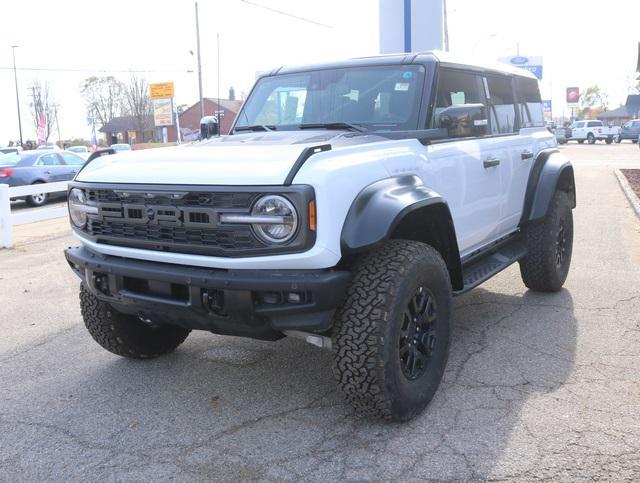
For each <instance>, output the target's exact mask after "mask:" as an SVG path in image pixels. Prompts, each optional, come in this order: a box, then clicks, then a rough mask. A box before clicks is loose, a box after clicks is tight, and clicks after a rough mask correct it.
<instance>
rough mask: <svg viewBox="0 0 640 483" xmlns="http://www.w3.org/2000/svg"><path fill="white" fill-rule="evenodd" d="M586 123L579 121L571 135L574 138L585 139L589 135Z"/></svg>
mask: <svg viewBox="0 0 640 483" xmlns="http://www.w3.org/2000/svg"><path fill="white" fill-rule="evenodd" d="M585 124H586V123H585V122H584V121H579V122H576V123H575V124H574V128H573V129H572V130H571V137H572V138H573V139H584V138H586V137H587V133H586V130H585Z"/></svg>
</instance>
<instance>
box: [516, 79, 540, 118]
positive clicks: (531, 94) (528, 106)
mask: <svg viewBox="0 0 640 483" xmlns="http://www.w3.org/2000/svg"><path fill="white" fill-rule="evenodd" d="M516 93H517V95H518V103H519V109H520V124H521V127H543V126H544V114H543V112H542V99H541V97H540V89H539V88H538V81H537V80H536V79H525V78H523V77H517V78H516Z"/></svg>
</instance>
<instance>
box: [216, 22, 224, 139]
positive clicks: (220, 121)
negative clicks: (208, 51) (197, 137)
mask: <svg viewBox="0 0 640 483" xmlns="http://www.w3.org/2000/svg"><path fill="white" fill-rule="evenodd" d="M216 40H217V44H218V55H217V58H218V112H222V116H220V114H218V136H220V134H221V132H222V118H223V117H224V110H223V109H221V107H220V33H217V34H216Z"/></svg>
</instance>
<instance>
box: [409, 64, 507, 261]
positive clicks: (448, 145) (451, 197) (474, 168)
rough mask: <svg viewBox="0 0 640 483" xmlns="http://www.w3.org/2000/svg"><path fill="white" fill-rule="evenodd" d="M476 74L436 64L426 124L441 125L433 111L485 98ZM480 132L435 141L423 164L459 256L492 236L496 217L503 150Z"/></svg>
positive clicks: (453, 134) (498, 204)
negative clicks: (430, 114)
mask: <svg viewBox="0 0 640 483" xmlns="http://www.w3.org/2000/svg"><path fill="white" fill-rule="evenodd" d="M485 103H486V99H485V94H484V84H483V79H482V77H481V76H480V75H478V74H476V73H472V72H467V71H464V70H457V69H456V70H454V69H440V71H439V74H438V87H437V91H436V100H435V106H434V112H433V119H432V120H431V123H430V126H431V127H433V128H438V127H440V125H439V120H438V115H439V114H440V113H441V112H442V111H443V110H444V109H445V108H447V107H450V106H453V105H460V104H485ZM483 143H484V141H483V140H482V136H478V137H473V138H468V137H467V138H463V139H460V138H456V137H455V133H452V134H451V137H450V138H449V139H446V140H443V141H439V142H434V143H432V144H430V145H429V146H428V148H427V156H426V159H425V160H424V163H423V164H422V178H423V180H424V183H425V184H426V185H427V186H429V187H432V188H433V189H434V190H436V191H438V192H439V193H440V194H441V195H442V196H443V197H444V199H445V200H446V201H447V203H448V204H449V209H450V210H451V216H452V218H453V223H454V225H455V229H456V234H457V237H458V246H459V248H460V254H461V255H462V256H464V255H465V254H468V253H469V252H471V251H473V250H475V249H476V248H478V247H480V246H482V245H483V244H485V243H487V242H488V241H490V240H491V239H492V238H494V237H495V233H496V232H497V230H498V224H499V221H500V200H501V191H500V169H501V168H500V164H499V163H498V164H495V159H493V158H492V156H494V157H495V158H496V159H498V160H501V159H500V158H501V157H502V156H503V153H501V152H500V150H499V149H497V148H496V149H494V150H492V149H490V147H489V146H488V145H487V144H486V143H484V144H483Z"/></svg>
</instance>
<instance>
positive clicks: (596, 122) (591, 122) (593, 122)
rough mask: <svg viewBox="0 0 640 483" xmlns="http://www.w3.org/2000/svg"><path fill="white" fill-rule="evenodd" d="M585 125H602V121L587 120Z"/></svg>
mask: <svg viewBox="0 0 640 483" xmlns="http://www.w3.org/2000/svg"><path fill="white" fill-rule="evenodd" d="M587 127H602V122H600V121H589V123H588V124H587Z"/></svg>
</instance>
